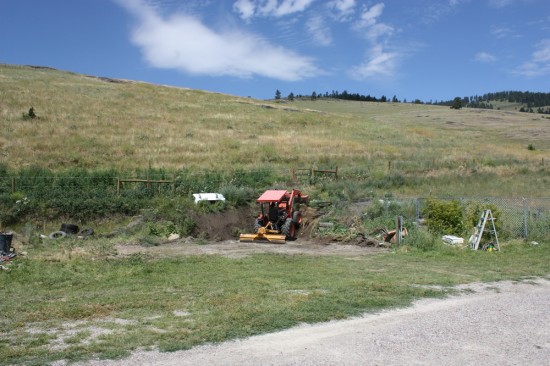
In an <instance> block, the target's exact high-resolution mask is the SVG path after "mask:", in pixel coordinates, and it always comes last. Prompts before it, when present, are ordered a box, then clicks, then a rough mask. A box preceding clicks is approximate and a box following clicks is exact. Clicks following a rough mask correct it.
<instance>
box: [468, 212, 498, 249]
mask: <svg viewBox="0 0 550 366" xmlns="http://www.w3.org/2000/svg"><path fill="white" fill-rule="evenodd" d="M487 222H490V224H489V227H488V226H487ZM484 232H488V233H490V234H491V236H492V237H493V238H494V244H493V245H494V248H495V249H496V250H498V251H500V244H499V243H498V236H497V230H496V228H495V219H494V218H493V213H492V212H491V210H483V212H482V213H481V217H480V218H479V222H478V223H477V226H476V227H475V230H474V234H473V235H472V236H470V240H468V244H469V245H470V248H472V250H478V249H479V243H480V242H481V237H482V236H483V233H484Z"/></svg>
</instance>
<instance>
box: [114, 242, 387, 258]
mask: <svg viewBox="0 0 550 366" xmlns="http://www.w3.org/2000/svg"><path fill="white" fill-rule="evenodd" d="M116 250H117V253H118V255H121V256H128V255H132V254H138V253H141V254H145V255H150V256H154V257H172V256H187V255H221V256H225V257H228V258H244V257H248V256H250V255H253V254H262V253H273V254H288V255H312V256H325V255H342V256H354V257H356V256H363V255H372V254H376V253H383V252H387V251H388V249H385V248H376V247H361V246H358V245H352V244H340V243H327V244H323V243H320V242H315V241H309V240H308V241H306V240H301V239H298V240H296V241H293V242H287V243H286V244H269V243H265V244H264V243H241V242H239V241H237V240H226V241H222V242H205V243H197V242H195V241H193V240H191V241H189V240H187V241H186V240H178V241H175V242H171V243H168V244H164V245H159V246H155V247H144V246H140V245H118V246H116Z"/></svg>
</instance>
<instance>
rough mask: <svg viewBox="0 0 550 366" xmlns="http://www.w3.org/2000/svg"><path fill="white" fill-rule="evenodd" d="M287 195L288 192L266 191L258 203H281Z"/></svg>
mask: <svg viewBox="0 0 550 366" xmlns="http://www.w3.org/2000/svg"><path fill="white" fill-rule="evenodd" d="M285 194H287V191H286V190H284V189H283V190H269V191H265V192H264V193H263V194H262V195H261V196H260V198H258V199H257V200H256V202H260V203H261V202H279V201H280V200H282V199H283V197H284V196H285Z"/></svg>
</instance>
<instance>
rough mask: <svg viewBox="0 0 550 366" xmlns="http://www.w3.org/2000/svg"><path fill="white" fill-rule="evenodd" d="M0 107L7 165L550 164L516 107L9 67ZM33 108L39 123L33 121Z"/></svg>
mask: <svg viewBox="0 0 550 366" xmlns="http://www.w3.org/2000/svg"><path fill="white" fill-rule="evenodd" d="M0 103H1V104H0V128H1V129H2V135H1V137H0V163H3V164H5V165H7V166H8V167H11V168H20V167H26V166H31V165H38V166H42V167H46V168H50V169H54V170H61V169H66V168H74V167H80V168H86V169H98V168H122V169H127V170H131V169H139V168H145V167H148V166H153V167H157V168H160V167H164V168H169V169H172V168H176V169H179V168H182V167H187V168H194V169H196V168H200V169H235V168H241V169H252V168H258V167H264V166H268V167H270V168H272V169H279V170H288V169H290V168H292V167H312V166H316V167H319V168H331V167H335V166H338V167H339V170H340V171H341V172H342V174H343V175H345V172H346V170H358V169H364V170H366V171H369V172H370V173H371V174H378V175H383V174H387V173H388V171H389V170H390V168H391V169H396V170H398V171H399V172H400V173H404V174H409V175H419V176H432V177H468V176H471V175H475V174H477V173H478V172H486V173H487V172H489V173H490V174H495V175H497V176H498V177H507V176H514V175H517V174H520V175H521V174H528V173H529V172H538V173H540V169H543V170H544V169H546V170H544V171H547V170H548V168H550V154H549V151H550V119H548V118H547V117H546V116H544V115H538V114H529V113H519V112H513V111H504V110H503V111H498V110H479V109H462V110H451V109H450V108H448V107H440V106H431V105H415V104H404V103H366V102H345V101H334V100H317V101H295V102H292V103H288V102H281V103H272V102H266V101H259V100H254V99H249V98H239V97H234V96H229V95H223V94H216V93H209V92H203V91H196V90H189V89H184V88H174V87H167V86H158V85H151V84H146V83H140V82H131V81H125V82H113V81H112V80H105V79H101V78H94V77H88V76H83V75H78V74H73V73H68V72H62V71H57V70H51V69H36V68H29V67H19V66H10V65H0ZM31 106H32V107H34V110H35V112H36V114H37V115H38V116H39V118H37V119H32V120H24V119H23V118H22V115H23V113H26V112H27V111H28V109H29V108H30V107H31ZM529 144H531V145H533V146H534V147H535V150H534V151H531V150H528V149H527V146H528V145H529ZM544 174H545V173H544V172H543V173H542V175H544ZM539 175H540V174H539ZM536 186H537V187H538V186H540V184H537V185H536ZM535 189H538V188H535Z"/></svg>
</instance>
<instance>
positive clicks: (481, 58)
mask: <svg viewBox="0 0 550 366" xmlns="http://www.w3.org/2000/svg"><path fill="white" fill-rule="evenodd" d="M474 59H475V60H476V61H478V62H484V63H491V62H494V61H496V59H497V58H496V57H495V56H493V55H491V54H490V53H487V52H478V53H476V55H475V57H474Z"/></svg>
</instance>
